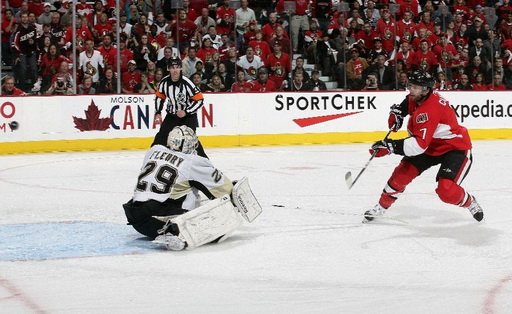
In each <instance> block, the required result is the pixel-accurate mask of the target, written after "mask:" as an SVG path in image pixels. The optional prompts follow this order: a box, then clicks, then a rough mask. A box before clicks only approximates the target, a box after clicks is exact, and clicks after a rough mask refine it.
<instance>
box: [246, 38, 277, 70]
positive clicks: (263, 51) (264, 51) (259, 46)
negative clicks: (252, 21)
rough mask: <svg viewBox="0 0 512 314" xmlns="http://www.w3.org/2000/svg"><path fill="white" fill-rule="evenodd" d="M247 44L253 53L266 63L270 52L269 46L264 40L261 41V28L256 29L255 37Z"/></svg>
mask: <svg viewBox="0 0 512 314" xmlns="http://www.w3.org/2000/svg"><path fill="white" fill-rule="evenodd" d="M249 46H250V47H252V48H253V49H254V54H255V55H257V56H258V57H260V58H261V60H262V61H263V63H265V64H266V63H267V60H268V56H270V54H271V53H272V51H270V46H269V45H268V43H267V42H266V41H263V32H262V31H261V30H257V31H256V39H254V40H251V41H250V42H249Z"/></svg>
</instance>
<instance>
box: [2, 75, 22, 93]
mask: <svg viewBox="0 0 512 314" xmlns="http://www.w3.org/2000/svg"><path fill="white" fill-rule="evenodd" d="M2 95H3V96H23V95H25V92H23V91H22V90H21V89H19V88H16V86H14V77H12V76H9V75H8V76H6V77H5V78H4V83H3V84H2Z"/></svg>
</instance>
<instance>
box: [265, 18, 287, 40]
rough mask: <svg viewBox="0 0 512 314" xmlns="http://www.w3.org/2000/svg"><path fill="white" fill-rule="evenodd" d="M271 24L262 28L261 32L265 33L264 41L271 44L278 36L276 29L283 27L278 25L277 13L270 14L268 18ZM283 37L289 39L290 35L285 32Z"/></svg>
mask: <svg viewBox="0 0 512 314" xmlns="http://www.w3.org/2000/svg"><path fill="white" fill-rule="evenodd" d="M268 20H269V22H268V23H267V24H265V25H263V27H262V28H261V31H262V32H263V40H264V41H267V42H270V40H272V39H274V38H275V37H276V36H277V35H276V28H277V27H279V26H282V25H281V24H280V23H277V14H276V13H270V15H269V16H268ZM283 36H284V37H285V38H288V34H287V33H286V32H283Z"/></svg>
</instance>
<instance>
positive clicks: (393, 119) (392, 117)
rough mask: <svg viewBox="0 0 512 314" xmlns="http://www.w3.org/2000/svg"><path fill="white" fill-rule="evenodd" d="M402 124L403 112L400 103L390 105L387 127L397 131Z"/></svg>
mask: <svg viewBox="0 0 512 314" xmlns="http://www.w3.org/2000/svg"><path fill="white" fill-rule="evenodd" d="M403 124H404V112H403V110H402V107H401V105H398V104H396V105H393V106H391V111H389V117H388V127H389V128H390V129H391V130H392V131H393V132H397V131H398V130H400V128H401V127H402V125H403Z"/></svg>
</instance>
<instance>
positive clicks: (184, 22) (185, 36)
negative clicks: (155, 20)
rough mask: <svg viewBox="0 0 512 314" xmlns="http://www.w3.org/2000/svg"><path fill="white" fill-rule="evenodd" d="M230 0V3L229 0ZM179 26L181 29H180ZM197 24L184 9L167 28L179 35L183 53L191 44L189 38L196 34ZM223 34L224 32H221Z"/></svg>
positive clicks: (180, 47) (178, 42)
mask: <svg viewBox="0 0 512 314" xmlns="http://www.w3.org/2000/svg"><path fill="white" fill-rule="evenodd" d="M226 1H228V4H229V0H226ZM178 28H179V29H178ZM196 29H197V25H196V24H194V22H192V21H191V20H188V19H187V14H186V13H185V11H183V10H178V19H177V20H175V21H173V22H171V23H170V24H169V25H168V26H167V27H166V28H165V31H166V32H172V35H173V36H174V37H176V36H177V37H178V40H177V43H176V44H177V45H178V49H179V50H180V52H181V53H183V51H184V49H185V48H187V47H188V46H189V40H190V39H191V38H192V36H193V35H194V33H195V31H196ZM221 34H222V33H221Z"/></svg>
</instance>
